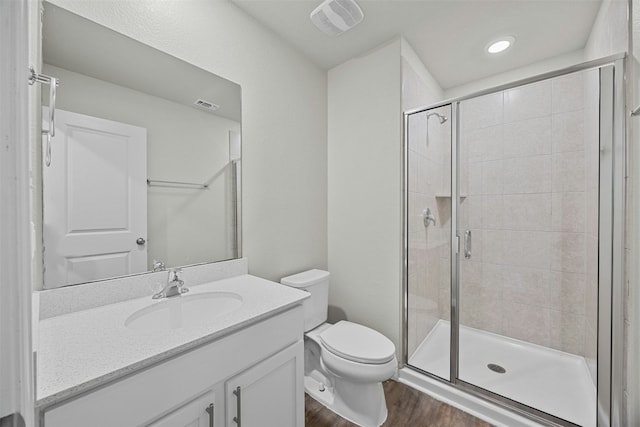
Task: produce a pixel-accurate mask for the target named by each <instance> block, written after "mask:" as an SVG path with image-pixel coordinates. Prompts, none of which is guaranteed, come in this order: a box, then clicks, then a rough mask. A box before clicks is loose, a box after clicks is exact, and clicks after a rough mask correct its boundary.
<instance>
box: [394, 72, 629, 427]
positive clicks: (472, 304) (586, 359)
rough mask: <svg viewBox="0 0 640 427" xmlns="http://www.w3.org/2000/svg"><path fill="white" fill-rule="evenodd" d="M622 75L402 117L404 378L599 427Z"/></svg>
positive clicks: (531, 88) (540, 84) (616, 233)
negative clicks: (412, 375)
mask: <svg viewBox="0 0 640 427" xmlns="http://www.w3.org/2000/svg"><path fill="white" fill-rule="evenodd" d="M622 71H623V70H622V61H621V60H609V61H600V62H599V63H597V64H596V63H591V64H585V65H584V66H580V67H574V68H572V69H568V70H565V71H563V72H558V73H554V74H553V75H545V76H541V77H539V78H535V79H529V80H528V81H526V82H521V83H519V84H515V85H511V86H509V87H502V88H498V89H496V90H492V91H486V92H484V93H482V94H478V95H476V96H471V97H466V98H464V99H458V100H454V101H452V102H447V103H444V104H439V105H435V106H433V107H429V108H422V109H418V110H413V111H411V112H408V113H405V206H404V212H405V268H406V270H405V319H404V321H405V322H404V326H405V327H404V358H405V360H404V362H405V364H406V365H407V366H408V368H409V369H412V370H415V371H418V372H420V373H422V374H424V375H427V376H429V377H432V378H435V379H438V380H440V381H443V382H445V383H448V384H450V385H452V386H453V387H455V388H457V389H460V390H462V391H465V392H468V393H470V394H472V395H474V396H479V397H482V398H483V399H486V400H489V401H491V402H493V403H496V404H498V405H503V406H507V407H508V408H509V409H512V410H514V411H516V412H518V413H519V414H521V415H524V416H526V417H528V418H532V419H534V420H536V421H542V422H544V423H549V424H558V425H580V426H596V425H608V424H609V423H608V419H609V417H610V409H609V408H610V407H611V399H616V396H615V392H614V393H613V394H612V388H611V383H612V381H613V379H612V378H611V372H615V369H616V367H615V366H614V367H613V368H612V365H611V364H612V352H613V360H616V359H615V358H616V357H617V353H616V351H617V350H616V345H617V342H616V339H617V338H616V336H617V335H616V334H617V332H616V331H617V329H616V328H617V326H616V316H617V313H620V311H618V312H616V304H620V301H619V300H617V298H618V297H619V293H620V291H619V289H618V287H620V289H621V285H622V281H621V276H620V274H621V272H622V270H623V268H622V267H623V265H622V264H621V263H622V258H623V256H622V252H621V250H623V246H621V244H620V242H621V236H622V233H621V231H620V230H621V227H622V226H623V220H624V218H623V216H622V215H623V210H624V209H623V203H624V202H623V197H622V196H623V195H624V167H623V165H624V152H623V150H621V149H620V147H621V146H623V143H622V142H621V141H623V135H622V133H621V132H620V129H623V126H622V124H623V122H622V121H621V120H623V119H620V117H622V110H621V109H620V108H621V102H622V101H621V100H622V97H623V92H622V87H623V85H622ZM612 308H613V312H612ZM618 308H619V307H618ZM612 314H613V316H614V318H613V322H612ZM612 328H613V331H614V332H613V334H612V333H611V331H612Z"/></svg>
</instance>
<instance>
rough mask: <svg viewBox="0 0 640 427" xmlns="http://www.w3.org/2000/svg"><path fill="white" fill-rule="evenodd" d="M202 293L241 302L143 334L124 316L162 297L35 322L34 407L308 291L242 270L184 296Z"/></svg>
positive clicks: (267, 312) (223, 331) (209, 337)
mask: <svg viewBox="0 0 640 427" xmlns="http://www.w3.org/2000/svg"><path fill="white" fill-rule="evenodd" d="M187 287H189V285H188V284H187ZM207 292H233V293H236V294H239V295H240V296H241V297H242V299H243V304H242V305H241V306H240V307H239V308H238V309H236V310H235V311H231V312H229V313H226V314H222V315H218V316H216V317H214V318H213V319H212V320H211V322H207V323H203V324H198V325H197V326H194V327H189V328H176V329H164V330H153V331H144V332H140V331H136V330H132V329H130V328H127V327H126V326H125V320H126V319H127V318H128V317H129V316H130V315H131V314H132V313H134V312H136V311H137V310H140V309H144V308H145V307H149V306H151V305H154V304H162V303H163V302H166V301H164V300H152V299H151V296H150V295H149V296H148V297H144V298H138V299H133V300H129V301H125V302H119V303H115V304H109V305H105V306H102V307H97V308H92V309H88V310H83V311H77V312H74V313H69V314H64V315H61V316H56V317H51V318H48V319H45V320H42V321H40V323H39V342H38V348H37V363H38V367H37V403H36V405H37V406H38V407H42V406H49V405H51V404H53V403H55V402H58V401H60V400H62V399H65V398H68V397H71V396H74V395H77V394H80V393H82V392H84V391H87V390H90V389H92V388H94V387H96V386H99V385H102V384H105V383H107V382H109V381H111V380H114V379H116V378H120V377H123V376H125V375H127V374H130V373H132V372H134V371H136V370H139V369H141V368H145V367H148V366H150V365H153V364H155V363H157V362H159V361H162V360H165V359H167V358H169V357H172V356H174V355H177V354H179V353H182V352H184V351H186V350H189V349H192V348H195V347H197V346H199V345H202V344H204V343H207V342H211V341H213V340H215V339H217V338H220V337H222V336H224V335H227V334H229V333H232V332H234V331H237V330H239V329H241V328H243V327H246V326H248V325H250V324H252V323H255V322H258V321H260V320H262V319H265V318H267V317H270V316H272V315H273V314H276V313H279V312H282V311H285V310H287V309H288V308H291V307H293V306H294V305H296V304H299V303H300V302H301V301H302V300H303V299H305V298H307V297H308V295H309V294H308V293H306V292H303V291H300V290H298V289H294V288H290V287H287V286H283V285H280V284H277V283H274V282H271V281H269V280H265V279H261V278H258V277H255V276H251V275H247V274H245V275H241V276H236V277H232V278H228V279H223V280H219V281H215V282H210V283H205V284H202V285H198V286H192V287H190V292H189V293H187V294H185V295H189V296H191V295H197V294H199V293H207Z"/></svg>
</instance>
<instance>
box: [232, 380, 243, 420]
mask: <svg viewBox="0 0 640 427" xmlns="http://www.w3.org/2000/svg"><path fill="white" fill-rule="evenodd" d="M233 394H235V395H236V412H237V416H235V417H233V421H234V422H235V423H236V424H237V425H238V427H242V420H241V419H240V414H241V410H242V395H241V392H240V386H238V387H236V389H235V390H233Z"/></svg>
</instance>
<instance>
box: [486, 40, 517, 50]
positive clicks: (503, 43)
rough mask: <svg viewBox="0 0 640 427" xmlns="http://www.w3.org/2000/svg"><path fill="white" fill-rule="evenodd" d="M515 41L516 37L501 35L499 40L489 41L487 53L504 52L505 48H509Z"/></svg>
mask: <svg viewBox="0 0 640 427" xmlns="http://www.w3.org/2000/svg"><path fill="white" fill-rule="evenodd" d="M515 41H516V39H515V38H513V37H511V36H507V37H502V38H501V39H500V40H496V41H494V42H491V43H489V44H488V45H487V48H486V49H487V52H489V53H500V52H504V51H505V50H507V49H509V48H510V47H511V45H512V44H513V42H515Z"/></svg>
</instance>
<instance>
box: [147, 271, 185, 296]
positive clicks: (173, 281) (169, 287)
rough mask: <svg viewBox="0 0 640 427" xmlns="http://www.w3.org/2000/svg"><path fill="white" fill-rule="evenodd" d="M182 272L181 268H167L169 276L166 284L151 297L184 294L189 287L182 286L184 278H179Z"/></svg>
mask: <svg viewBox="0 0 640 427" xmlns="http://www.w3.org/2000/svg"><path fill="white" fill-rule="evenodd" d="M181 272H182V269H181V268H171V269H169V277H168V279H167V284H166V285H165V286H164V288H163V289H162V290H161V291H160V292H158V293H157V294H154V295H153V297H152V298H153V299H160V298H171V297H175V296H176V295H180V294H184V293H186V292H189V288H185V287H184V280H182V279H180V273H181Z"/></svg>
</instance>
